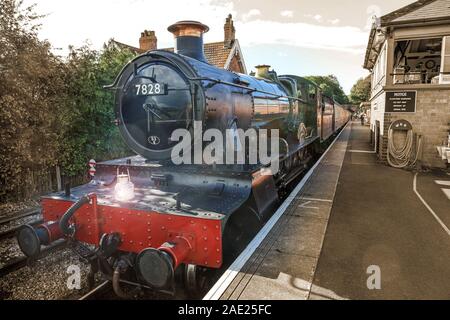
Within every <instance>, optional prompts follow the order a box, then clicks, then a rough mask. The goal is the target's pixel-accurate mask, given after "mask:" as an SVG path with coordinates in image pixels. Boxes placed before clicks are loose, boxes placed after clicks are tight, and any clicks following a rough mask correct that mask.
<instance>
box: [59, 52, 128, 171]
mask: <svg viewBox="0 0 450 320" xmlns="http://www.w3.org/2000/svg"><path fill="white" fill-rule="evenodd" d="M133 56H134V55H133V54H132V53H131V52H129V51H125V50H117V49H115V48H113V47H110V46H105V47H104V50H103V51H102V52H101V53H98V52H97V51H94V50H92V49H90V48H89V47H87V46H84V47H82V48H78V49H73V48H72V49H71V52H70V54H69V59H68V62H67V68H68V73H67V81H66V82H67V83H68V84H70V85H69V87H68V92H67V105H68V110H67V111H68V112H67V114H66V116H67V118H68V121H67V122H68V123H69V126H68V128H66V131H65V135H64V141H65V144H64V146H63V151H62V155H63V156H64V157H63V168H64V172H65V174H67V175H71V176H72V175H76V174H79V173H80V172H82V171H83V170H86V162H87V161H88V160H89V159H90V158H94V159H96V160H105V159H111V158H115V157H120V156H125V155H128V154H130V152H129V150H128V149H127V147H126V146H125V144H124V143H123V140H122V138H121V137H120V136H119V132H118V129H117V127H115V126H114V124H113V121H114V113H113V105H114V97H113V94H112V92H110V91H107V90H105V89H103V86H104V85H106V84H110V83H112V82H113V80H114V78H115V77H116V75H117V74H118V73H119V71H120V69H121V68H122V67H123V65H124V64H126V63H127V62H128V61H129V60H130V59H131V58H132V57H133Z"/></svg>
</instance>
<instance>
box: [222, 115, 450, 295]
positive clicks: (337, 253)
mask: <svg viewBox="0 0 450 320" xmlns="http://www.w3.org/2000/svg"><path fill="white" fill-rule="evenodd" d="M368 130H369V129H368V127H363V126H361V125H360V124H358V122H353V123H352V124H349V125H348V126H347V128H346V129H344V131H343V132H342V134H341V135H340V137H339V139H338V140H337V141H336V142H335V144H334V145H333V147H332V148H331V149H330V151H329V152H328V153H327V155H326V156H325V157H324V158H323V160H322V161H321V163H320V164H319V165H318V167H317V168H316V169H315V171H314V173H313V175H312V176H311V177H310V179H309V180H308V182H307V183H306V184H305V186H304V187H303V189H302V190H301V191H300V192H299V194H298V195H297V196H296V197H295V199H294V200H293V201H292V202H291V204H290V205H289V207H288V209H287V210H286V212H285V213H284V214H283V215H282V216H281V218H280V219H279V220H278V222H277V223H276V224H275V226H274V228H273V229H272V231H271V232H270V233H269V234H268V236H267V237H266V238H265V239H264V240H263V241H262V243H261V244H260V245H259V247H258V248H257V250H256V251H255V252H254V253H253V255H252V256H251V258H250V259H249V260H248V261H247V263H246V264H245V265H244V266H243V267H242V269H241V270H240V271H239V273H237V276H236V277H235V278H234V280H233V281H232V282H231V284H230V285H229V286H228V287H227V289H226V290H225V291H224V293H223V294H222V295H221V297H220V299H256V300H261V299H427V298H435V299H449V298H450V276H449V275H450V234H449V233H448V229H447V230H446V229H445V228H446V227H447V226H450V209H449V208H450V198H448V197H447V196H448V193H447V192H446V191H445V190H446V189H450V176H449V175H446V174H445V173H444V172H429V173H420V174H417V175H416V174H415V173H414V172H408V171H404V170H399V169H393V168H390V167H387V166H385V165H383V164H380V163H378V162H377V159H376V156H375V154H374V153H371V150H370V146H369V144H368V137H369V132H368ZM414 179H416V186H417V187H416V191H417V193H416V192H415V191H414V190H413V182H414ZM447 183H448V185H447ZM418 195H420V196H421V197H422V200H423V201H422V200H420V199H419V196H418ZM424 202H425V203H426V205H428V207H429V208H430V209H431V210H432V211H433V213H434V215H433V213H431V212H430V210H429V209H427V207H426V205H425V204H424ZM438 220H439V221H440V222H439V221H438ZM371 266H372V268H373V266H376V267H378V268H379V271H380V273H379V275H380V278H379V279H380V285H381V289H372V290H370V289H369V288H368V287H367V281H368V278H369V277H370V276H373V271H372V270H373V269H370V270H369V271H370V273H368V270H367V269H368V268H369V267H371ZM377 275H378V274H377ZM370 279H371V280H370V281H369V282H370V283H374V282H373V277H372V278H370Z"/></svg>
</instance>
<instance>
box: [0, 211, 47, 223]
mask: <svg viewBox="0 0 450 320" xmlns="http://www.w3.org/2000/svg"><path fill="white" fill-rule="evenodd" d="M40 213H41V209H32V210H27V211H26V212H23V213H19V214H15V215H12V216H9V217H6V218H3V219H0V225H4V224H6V223H9V222H11V221H14V220H18V219H21V218H26V217H29V216H33V215H37V214H40Z"/></svg>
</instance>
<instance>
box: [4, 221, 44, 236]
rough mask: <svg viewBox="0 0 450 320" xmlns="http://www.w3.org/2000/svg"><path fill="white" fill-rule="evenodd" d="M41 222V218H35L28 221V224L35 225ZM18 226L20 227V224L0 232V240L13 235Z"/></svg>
mask: <svg viewBox="0 0 450 320" xmlns="http://www.w3.org/2000/svg"><path fill="white" fill-rule="evenodd" d="M43 222H44V220H43V219H37V220H34V221H31V222H28V224H29V225H31V226H35V225H38V224H41V223H43ZM19 228H20V226H17V227H12V228H10V229H8V230H6V231H2V232H0V241H1V240H4V239H8V238H12V237H14V236H15V234H16V232H17V230H18V229H19Z"/></svg>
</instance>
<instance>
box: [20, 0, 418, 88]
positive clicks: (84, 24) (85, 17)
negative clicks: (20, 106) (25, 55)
mask: <svg viewBox="0 0 450 320" xmlns="http://www.w3.org/2000/svg"><path fill="white" fill-rule="evenodd" d="M34 2H37V9H36V11H37V12H38V13H43V14H48V15H47V16H46V17H45V18H44V19H43V20H42V25H43V26H42V29H41V33H40V36H41V38H45V39H48V40H49V41H50V42H51V43H52V45H53V46H54V47H55V48H61V51H60V52H61V54H65V53H66V52H67V47H68V46H69V45H75V46H81V45H82V44H83V43H85V42H86V40H88V41H89V43H91V44H92V46H93V47H94V48H97V49H100V48H101V47H102V45H103V43H104V42H106V41H107V40H108V39H110V38H115V39H116V40H118V41H121V42H124V43H127V44H130V45H134V46H138V40H139V35H140V32H141V31H143V30H144V29H148V30H155V31H156V35H157V37H158V47H170V46H173V38H172V35H171V34H170V33H169V32H168V31H167V27H168V26H169V25H170V24H172V23H174V22H176V21H178V20H198V21H201V22H202V23H205V24H207V25H208V26H209V27H210V31H209V32H208V33H207V34H206V35H205V42H213V41H222V40H223V23H224V20H225V17H226V16H227V15H228V14H229V13H231V14H233V17H234V20H235V27H236V37H237V38H238V39H239V43H240V44H241V47H242V49H243V54H244V59H245V62H246V65H247V69H248V70H251V69H252V68H253V66H254V65H256V64H261V63H265V64H270V65H272V66H273V67H274V69H275V70H276V71H277V72H278V73H279V74H282V73H291V74H298V75H311V74H313V75H327V74H335V75H336V76H337V77H338V79H339V80H340V82H341V84H342V86H343V87H344V90H345V91H346V92H347V93H348V92H349V91H350V88H351V86H352V85H353V84H354V82H355V81H356V80H357V79H358V78H359V77H362V76H365V75H367V72H366V71H365V70H363V69H362V67H361V65H362V64H363V59H364V50H365V47H366V45H367V40H368V28H367V26H368V24H369V22H370V21H371V16H373V15H374V14H376V15H378V16H380V15H382V14H385V13H388V12H390V11H392V10H394V9H397V8H399V7H402V6H404V5H406V4H408V3H411V2H412V1H410V0H396V1H389V0H373V1H371V0H359V1H353V0H352V1H350V0H339V1H336V0H316V1H314V2H311V1H309V0H308V1H306V0H276V1H275V0H271V1H265V2H263V1H261V0H248V1H244V0H109V1H107V0H90V1H88V0H77V1H73V0H71V1H69V0H58V1H56V0H25V4H26V5H27V4H31V3H34Z"/></svg>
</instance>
